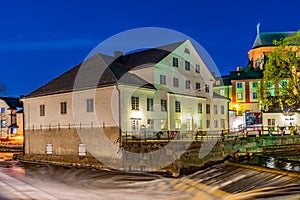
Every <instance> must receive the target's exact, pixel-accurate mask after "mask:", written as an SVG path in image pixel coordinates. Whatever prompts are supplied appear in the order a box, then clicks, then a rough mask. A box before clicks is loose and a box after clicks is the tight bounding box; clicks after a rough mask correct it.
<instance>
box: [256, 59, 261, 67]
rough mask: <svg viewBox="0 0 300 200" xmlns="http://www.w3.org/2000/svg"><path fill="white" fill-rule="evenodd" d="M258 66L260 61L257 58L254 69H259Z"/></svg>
mask: <svg viewBox="0 0 300 200" xmlns="http://www.w3.org/2000/svg"><path fill="white" fill-rule="evenodd" d="M259 66H260V60H259V58H257V59H256V61H255V67H259Z"/></svg>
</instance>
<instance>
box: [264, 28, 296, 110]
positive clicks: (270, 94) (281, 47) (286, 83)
mask: <svg viewBox="0 0 300 200" xmlns="http://www.w3.org/2000/svg"><path fill="white" fill-rule="evenodd" d="M274 44H275V45H276V48H275V49H274V51H273V52H270V53H269V54H268V55H267V59H266V64H265V66H264V72H263V83H262V94H261V95H262V105H263V107H264V109H265V110H270V109H271V110H282V111H284V112H288V111H296V110H298V111H299V108H300V30H299V31H298V32H297V33H296V34H295V35H293V36H290V37H286V38H284V39H282V40H280V41H274Z"/></svg>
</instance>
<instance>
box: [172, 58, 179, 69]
mask: <svg viewBox="0 0 300 200" xmlns="http://www.w3.org/2000/svg"><path fill="white" fill-rule="evenodd" d="M173 67H178V58H175V57H173Z"/></svg>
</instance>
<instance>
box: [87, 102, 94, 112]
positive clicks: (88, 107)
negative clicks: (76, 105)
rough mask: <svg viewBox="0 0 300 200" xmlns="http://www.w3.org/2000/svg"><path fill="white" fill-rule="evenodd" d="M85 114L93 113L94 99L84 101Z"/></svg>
mask: <svg viewBox="0 0 300 200" xmlns="http://www.w3.org/2000/svg"><path fill="white" fill-rule="evenodd" d="M86 112H94V99H87V100H86Z"/></svg>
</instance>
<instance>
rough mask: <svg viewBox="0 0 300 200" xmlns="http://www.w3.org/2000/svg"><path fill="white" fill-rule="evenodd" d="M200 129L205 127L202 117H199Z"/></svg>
mask: <svg viewBox="0 0 300 200" xmlns="http://www.w3.org/2000/svg"><path fill="white" fill-rule="evenodd" d="M198 128H199V129H203V123H202V119H199V126H198Z"/></svg>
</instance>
